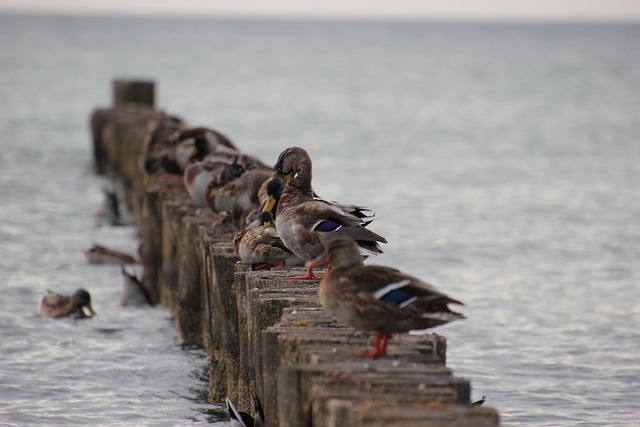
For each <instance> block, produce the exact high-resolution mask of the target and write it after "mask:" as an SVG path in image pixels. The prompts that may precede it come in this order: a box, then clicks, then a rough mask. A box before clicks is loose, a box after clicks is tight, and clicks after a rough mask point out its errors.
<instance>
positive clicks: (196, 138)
mask: <svg viewBox="0 0 640 427" xmlns="http://www.w3.org/2000/svg"><path fill="white" fill-rule="evenodd" d="M166 145H168V147H165V148H163V149H158V150H156V151H154V152H151V153H149V154H148V155H147V156H146V157H145V161H144V169H145V182H148V181H149V180H150V177H151V176H152V175H153V174H155V173H157V172H161V171H163V172H165V173H169V174H174V175H182V174H183V173H184V170H185V168H186V167H187V165H188V164H189V163H191V162H194V161H202V160H204V159H209V160H215V161H219V162H226V163H229V162H230V161H231V159H232V158H234V157H238V156H240V155H241V153H240V152H239V151H238V149H237V148H236V147H235V145H234V144H233V143H232V142H231V140H229V138H227V137H226V136H225V135H223V134H222V133H220V132H218V131H217V130H215V129H211V128H206V127H190V128H182V129H179V130H177V131H175V132H174V133H173V134H171V135H170V136H169V137H168V138H167V142H166ZM245 157H248V156H246V155H245ZM243 159H244V157H243ZM246 161H247V162H249V160H246Z"/></svg>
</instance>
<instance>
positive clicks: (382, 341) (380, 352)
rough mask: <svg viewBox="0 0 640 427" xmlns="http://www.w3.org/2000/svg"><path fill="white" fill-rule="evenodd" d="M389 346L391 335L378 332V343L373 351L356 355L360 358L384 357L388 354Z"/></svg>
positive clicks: (358, 352)
mask: <svg viewBox="0 0 640 427" xmlns="http://www.w3.org/2000/svg"><path fill="white" fill-rule="evenodd" d="M388 345H389V334H383V333H382V332H380V331H376V341H375V343H374V345H373V349H371V350H361V351H356V353H355V355H356V356H358V357H376V356H384V355H385V354H387V346H388Z"/></svg>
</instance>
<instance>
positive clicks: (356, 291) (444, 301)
mask: <svg viewBox="0 0 640 427" xmlns="http://www.w3.org/2000/svg"><path fill="white" fill-rule="evenodd" d="M362 261H363V260H362V255H361V254H360V251H359V250H358V245H357V244H356V242H354V241H353V240H351V239H347V238H336V239H333V240H331V241H330V242H328V244H327V247H326V250H325V251H324V253H323V254H322V255H321V256H319V257H317V258H316V259H314V260H312V261H311V262H310V266H318V265H324V264H329V265H331V266H332V267H333V268H332V269H331V271H329V272H328V273H327V275H326V276H325V277H324V279H323V280H322V281H321V282H320V291H319V295H320V303H321V304H322V307H324V309H325V310H326V311H327V312H328V313H329V314H331V315H332V316H334V317H335V318H336V319H337V320H338V322H340V323H343V324H345V325H348V326H351V327H353V328H355V329H358V330H361V331H375V333H376V339H375V345H374V348H373V350H369V351H362V352H358V353H356V355H358V356H378V355H384V354H386V353H387V345H388V343H389V338H390V336H391V334H394V333H401V332H408V331H410V330H423V329H428V328H433V327H435V326H440V325H444V324H445V323H448V322H451V321H453V320H457V319H463V318H464V316H463V315H462V314H460V313H456V312H454V311H451V310H450V309H449V307H448V306H447V305H448V304H452V303H453V304H462V302H460V301H458V300H455V299H453V298H451V297H449V296H447V295H445V294H444V293H442V292H440V291H438V290H437V289H436V288H435V287H433V286H432V285H430V284H428V283H426V282H423V281H422V280H420V279H418V278H416V277H413V276H410V275H408V274H405V273H402V272H401V271H399V270H396V269H395V268H391V267H385V266H378V265H366V266H365V265H364V264H363V262H362Z"/></svg>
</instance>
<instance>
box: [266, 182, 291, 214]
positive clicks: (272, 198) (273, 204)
mask: <svg viewBox="0 0 640 427" xmlns="http://www.w3.org/2000/svg"><path fill="white" fill-rule="evenodd" d="M286 186H287V184H286V183H285V182H284V180H283V179H281V178H273V179H271V180H270V181H269V182H268V183H267V203H266V204H265V206H264V210H263V212H270V213H271V214H272V215H273V214H275V212H276V208H277V206H278V201H279V200H280V196H282V192H283V191H284V188H285V187H286ZM272 219H273V217H272Z"/></svg>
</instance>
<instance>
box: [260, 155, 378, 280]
mask: <svg viewBox="0 0 640 427" xmlns="http://www.w3.org/2000/svg"><path fill="white" fill-rule="evenodd" d="M274 169H275V170H276V171H277V172H278V173H280V174H281V175H282V176H283V177H284V178H285V180H286V182H287V185H286V187H285V189H284V191H283V192H282V196H281V197H280V201H279V204H278V208H277V211H276V229H277V230H278V234H279V235H280V238H281V239H282V242H283V243H284V244H285V246H286V247H287V248H289V249H290V250H291V252H293V253H294V254H296V255H298V256H299V257H300V258H303V259H306V260H309V259H312V258H315V257H317V256H318V255H320V254H322V252H323V250H324V244H325V242H327V241H329V240H330V239H332V238H334V237H338V236H345V237H351V238H353V239H354V240H355V241H356V242H357V243H358V245H359V246H360V248H362V249H363V251H364V252H366V253H368V254H379V253H382V249H380V246H379V244H378V243H379V242H380V243H386V242H387V240H386V239H385V238H384V237H382V236H380V235H378V234H376V233H374V232H373V231H371V230H369V229H367V228H365V226H366V225H367V224H368V223H369V222H370V221H366V220H363V219H362V218H359V217H358V216H356V215H353V214H351V213H349V212H347V211H346V210H345V209H344V207H343V206H342V205H339V204H337V203H334V202H327V201H325V200H322V199H318V198H315V197H314V194H313V189H312V187H311V158H310V157H309V154H308V153H307V152H306V151H305V150H304V149H303V148H300V147H290V148H287V149H286V150H284V151H283V152H282V153H280V156H279V157H278V161H277V163H276V166H275V168H274ZM271 207H272V206H271V204H270V203H268V204H267V206H265V210H270V209H271ZM292 278H296V279H314V278H316V277H315V276H314V275H313V267H311V266H309V268H308V270H307V274H306V275H305V276H294V277H292Z"/></svg>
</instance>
